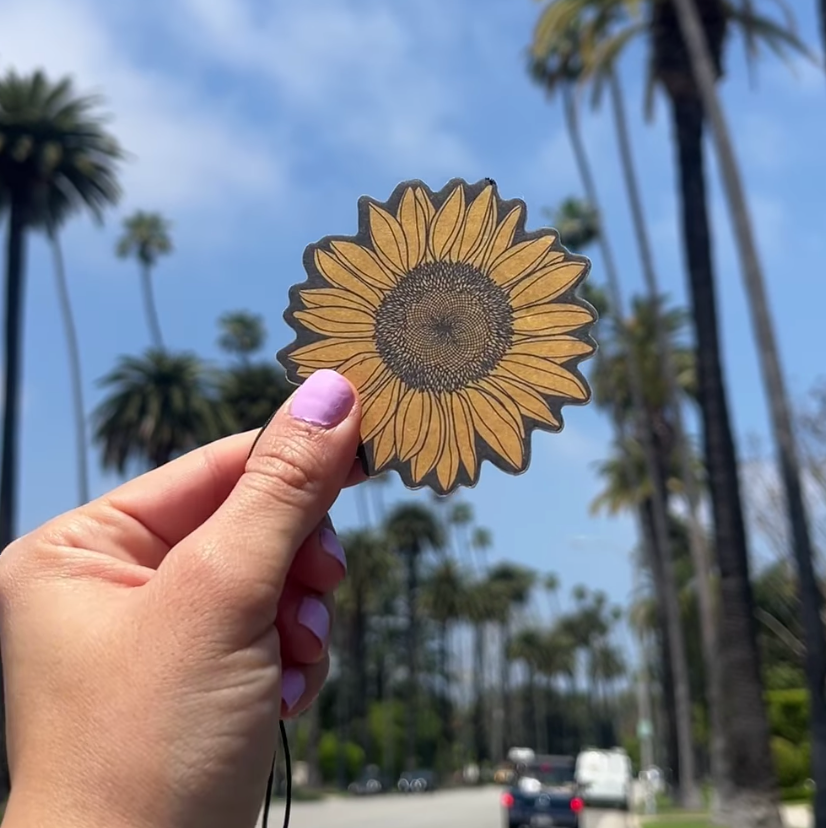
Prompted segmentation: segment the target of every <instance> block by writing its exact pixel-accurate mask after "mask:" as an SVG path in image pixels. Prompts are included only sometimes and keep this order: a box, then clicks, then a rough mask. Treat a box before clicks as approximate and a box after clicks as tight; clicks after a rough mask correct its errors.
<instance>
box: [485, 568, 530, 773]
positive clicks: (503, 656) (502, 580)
mask: <svg viewBox="0 0 826 828" xmlns="http://www.w3.org/2000/svg"><path fill="white" fill-rule="evenodd" d="M535 583H536V573H535V572H534V571H533V570H531V569H527V568H526V567H523V566H518V565H516V564H513V563H500V564H497V565H496V566H495V567H494V568H493V569H491V571H490V572H489V573H488V584H489V585H490V592H491V595H492V596H494V598H495V599H498V600H493V601H492V602H491V620H495V621H496V622H497V623H498V624H499V631H500V636H499V637H500V644H501V651H500V655H499V667H500V672H499V702H500V711H499V720H500V729H499V735H500V742H499V751H500V756H499V757H497V758H498V759H499V760H501V759H503V758H504V756H505V752H506V750H507V746H506V744H505V740H506V738H507V735H508V734H509V733H513V730H514V722H513V718H512V715H511V714H512V712H513V707H512V705H511V698H510V661H509V659H508V653H509V651H510V640H511V622H512V620H513V614H514V612H515V611H516V610H519V609H522V608H523V607H524V606H525V605H526V604H527V603H528V601H529V600H530V597H531V592H532V590H533V587H534V584H535Z"/></svg>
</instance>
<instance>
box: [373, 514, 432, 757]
mask: <svg viewBox="0 0 826 828" xmlns="http://www.w3.org/2000/svg"><path fill="white" fill-rule="evenodd" d="M385 534H386V536H387V539H388V542H389V544H390V547H391V548H392V549H393V550H394V551H395V552H396V553H397V554H398V555H399V556H400V557H401V558H402V559H403V560H404V562H405V565H406V569H407V585H406V588H407V658H408V668H409V669H408V682H409V688H408V706H407V751H406V757H405V764H406V765H407V769H408V770H413V769H414V768H415V767H416V765H417V764H418V758H417V750H416V730H417V723H418V713H419V710H418V700H419V693H418V682H419V645H420V642H419V612H418V600H419V580H420V577H419V568H420V559H421V556H422V555H423V554H424V553H425V552H426V551H427V550H434V551H435V550H440V549H442V548H443V546H444V530H443V528H442V525H441V523H440V522H439V521H438V519H437V518H436V516H435V515H434V514H433V513H432V512H431V511H430V510H429V509H427V508H425V507H424V506H420V505H418V504H416V503H403V504H401V505H399V506H397V507H396V508H395V509H394V510H393V512H391V514H390V515H389V516H388V518H387V522H386V524H385Z"/></svg>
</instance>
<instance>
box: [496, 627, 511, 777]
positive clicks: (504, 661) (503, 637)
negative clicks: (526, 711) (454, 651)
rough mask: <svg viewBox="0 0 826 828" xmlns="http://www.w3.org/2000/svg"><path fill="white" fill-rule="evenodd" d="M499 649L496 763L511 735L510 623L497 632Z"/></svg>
mask: <svg viewBox="0 0 826 828" xmlns="http://www.w3.org/2000/svg"><path fill="white" fill-rule="evenodd" d="M499 644H500V648H501V653H500V659H501V660H500V662H499V755H498V756H497V760H498V761H500V762H501V761H503V760H504V758H505V756H507V753H508V745H507V741H508V737H509V736H510V735H511V734H513V708H512V706H511V694H510V668H511V663H510V660H509V659H508V651H509V650H510V623H509V622H507V621H505V622H504V623H503V624H502V625H501V627H500V631H499Z"/></svg>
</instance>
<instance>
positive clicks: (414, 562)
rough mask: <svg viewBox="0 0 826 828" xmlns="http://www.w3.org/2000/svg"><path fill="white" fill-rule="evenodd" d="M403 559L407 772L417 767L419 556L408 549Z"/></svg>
mask: <svg viewBox="0 0 826 828" xmlns="http://www.w3.org/2000/svg"><path fill="white" fill-rule="evenodd" d="M405 559H406V561H407V613H408V614H407V648H408V651H407V659H408V662H407V663H408V665H409V668H410V669H409V671H408V685H409V686H408V689H407V693H408V697H407V699H408V700H407V754H406V756H405V767H406V769H407V770H415V769H416V766H417V765H418V758H417V756H416V729H417V724H418V718H419V717H418V712H419V711H418V702H419V657H418V655H419V654H418V648H419V618H418V616H419V614H418V611H417V610H418V608H417V606H416V602H417V600H418V591H419V572H418V563H419V556H418V555H417V554H416V552H415V550H413V549H408V550H407V554H406V555H405Z"/></svg>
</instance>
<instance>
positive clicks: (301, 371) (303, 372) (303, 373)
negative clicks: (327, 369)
mask: <svg viewBox="0 0 826 828" xmlns="http://www.w3.org/2000/svg"><path fill="white" fill-rule="evenodd" d="M316 370H317V369H316V368H310V367H309V366H308V365H302V366H301V367H300V368H297V369H296V374H298V376H299V377H301V379H307V377H309V376H310V375H311V374H314V373H315V372H316Z"/></svg>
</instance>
